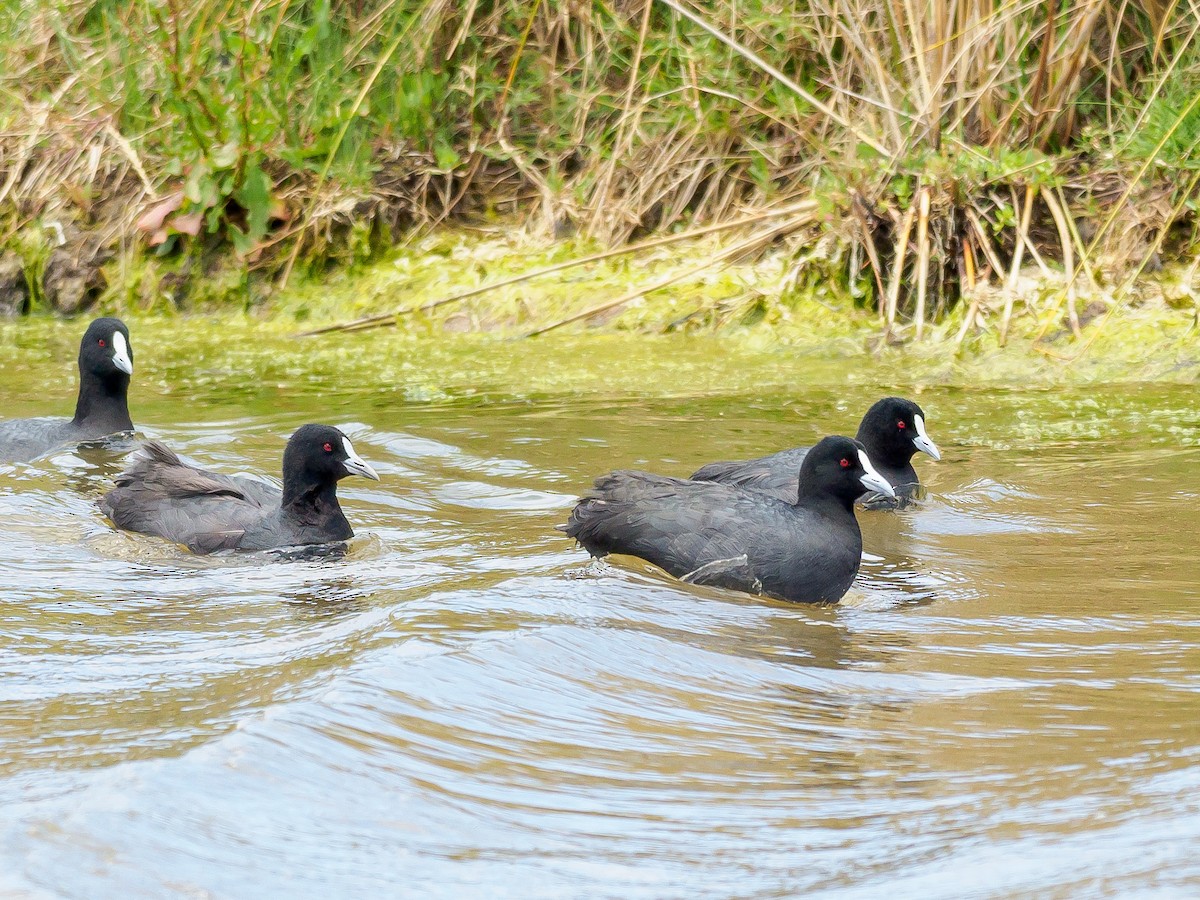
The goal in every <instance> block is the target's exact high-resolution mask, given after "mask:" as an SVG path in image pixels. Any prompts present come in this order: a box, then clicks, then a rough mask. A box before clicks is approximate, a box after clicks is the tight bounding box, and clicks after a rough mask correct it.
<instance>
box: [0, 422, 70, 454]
mask: <svg viewBox="0 0 1200 900" xmlns="http://www.w3.org/2000/svg"><path fill="white" fill-rule="evenodd" d="M70 424H71V420H70V419H63V418H38V419H11V420H9V421H7V422H0V462H29V461H30V460H33V459H37V458H38V457H39V456H43V455H45V454H46V453H49V452H50V451H51V450H54V449H55V448H57V447H61V446H63V445H65V444H67V443H69V438H68V426H69V425H70Z"/></svg>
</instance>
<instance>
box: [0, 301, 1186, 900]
mask: <svg viewBox="0 0 1200 900" xmlns="http://www.w3.org/2000/svg"><path fill="white" fill-rule="evenodd" d="M77 340H78V337H77V332H75V331H73V330H72V329H70V328H54V329H48V328H46V327H44V326H39V327H37V328H34V329H29V330H26V331H14V330H11V329H10V330H7V331H3V332H2V333H0V350H2V351H3V352H4V353H5V354H6V355H7V356H8V358H9V363H8V364H6V366H5V368H4V373H5V374H4V378H3V379H0V414H2V415H4V416H9V415H24V414H30V413H34V412H39V413H41V412H57V411H61V412H64V413H65V412H67V411H68V410H69V407H70V405H71V396H70V395H72V392H73V387H72V384H73V376H72V375H71V374H70V369H71V366H72V360H73V351H74V345H75V343H76V342H77ZM133 342H134V347H135V351H136V353H137V366H138V371H137V375H136V376H135V390H134V393H133V399H132V404H131V405H132V407H133V414H134V419H135V421H136V422H138V423H139V425H140V426H141V428H142V431H143V433H144V434H147V435H153V436H155V437H159V438H161V439H163V440H165V441H167V442H168V443H170V444H171V445H172V446H174V447H176V448H177V449H179V450H181V451H182V452H184V453H185V454H187V455H188V456H190V457H191V458H193V459H195V460H199V461H202V462H203V463H205V464H206V465H209V466H212V467H216V468H220V469H222V470H224V471H230V472H234V471H244V470H250V471H264V472H270V473H273V472H275V471H276V470H277V468H278V465H279V456H280V453H281V450H282V446H283V441H284V439H285V437H286V436H287V435H288V434H289V433H290V432H291V430H292V429H293V428H294V427H295V426H297V425H299V424H301V423H303V422H306V421H327V422H331V423H334V424H338V425H339V426H341V427H342V428H343V429H345V430H346V431H347V432H348V433H349V434H350V435H351V436H352V438H353V440H354V444H355V447H356V448H357V449H358V451H359V453H360V454H361V455H362V456H363V457H364V458H365V459H367V460H369V461H370V462H371V463H372V464H373V465H375V467H376V468H377V469H378V470H379V472H380V474H381V475H382V476H383V481H382V482H380V483H379V484H375V483H370V482H365V481H363V480H361V479H351V480H347V481H345V482H343V489H342V491H341V496H342V498H343V505H344V507H345V508H346V511H347V514H348V516H349V517H350V519H351V521H352V523H353V524H354V525H355V527H356V529H357V530H358V532H359V535H358V537H357V538H355V540H354V541H353V542H352V544H351V548H350V552H349V554H348V555H347V556H346V557H345V558H341V559H315V560H312V559H310V560H295V559H282V558H279V557H276V556H273V555H270V554H257V555H254V554H249V555H235V556H224V557H217V558H197V557H192V556H189V555H187V554H185V553H183V552H182V551H180V550H178V549H176V548H175V547H173V546H171V545H168V544H166V543H163V542H161V541H158V540H155V539H152V538H146V537H142V536H129V535H124V534H117V533H115V532H114V531H112V530H111V529H110V527H109V526H108V525H107V524H106V522H105V521H104V519H103V518H102V517H101V516H100V515H99V513H98V512H96V511H95V509H94V508H93V505H92V504H93V501H94V499H95V498H96V497H97V496H98V495H99V494H100V493H101V492H102V491H103V490H104V489H105V486H106V484H107V483H108V480H109V478H110V477H111V475H112V474H113V473H114V472H115V471H117V470H118V469H119V468H120V466H121V462H122V458H121V456H120V455H119V454H114V453H112V452H108V451H103V450H94V449H89V450H70V451H65V452H62V453H59V454H57V455H55V456H53V457H51V458H49V459H46V460H43V461H41V462H39V463H37V464H35V465H32V466H15V467H4V468H2V469H0V522H2V523H3V529H4V542H3V547H4V551H3V553H2V554H0V894H3V895H5V896H18V897H20V896H35V897H40V896H63V897H80V898H95V897H122V898H125V897H162V896H213V897H267V896H288V897H331V896H348V897H350V896H353V897H378V896H410V895H412V896H445V897H461V896H487V897H503V896H511V897H568V896H569V897H589V898H593V897H614V898H616V897H620V898H626V897H684V896H687V897H695V896H713V897H727V896H739V897H750V896H754V897H783V896H795V895H798V894H806V895H815V896H836V897H877V896H879V895H880V894H882V893H883V892H884V891H885V890H886V891H887V892H888V894H889V895H890V896H896V897H922V898H924V897H933V896H945V897H961V896H1031V897H1032V896H1039V897H1040V896H1047V895H1053V896H1098V895H1130V894H1135V893H1136V894H1138V895H1145V894H1147V893H1155V894H1157V895H1163V896H1176V895H1178V896H1187V895H1194V894H1195V893H1196V892H1197V891H1200V855H1198V854H1197V853H1196V847H1197V846H1200V649H1198V645H1200V588H1198V587H1197V581H1198V580H1197V577H1196V574H1195V567H1194V559H1195V549H1194V547H1195V535H1196V533H1197V530H1198V529H1200V502H1198V501H1200V496H1198V490H1197V487H1196V485H1197V475H1198V473H1200V452H1198V451H1197V449H1196V443H1197V441H1196V436H1197V434H1198V433H1200V432H1198V430H1197V429H1198V426H1200V404H1197V403H1196V402H1195V400H1194V391H1193V389H1191V388H1188V387H1174V386H1153V385H1150V386H1136V385H1126V386H1118V387H1107V388H1098V387H1091V388H1087V389H1083V388H1075V389H1063V390H1037V391H1034V390H1025V391H1022V390H998V389H996V390H980V391H971V390H964V389H960V388H955V387H951V386H945V385H938V384H925V385H922V384H920V383H919V382H917V381H916V379H914V378H912V377H911V376H910V377H909V378H908V384H907V385H906V388H905V390H906V392H911V391H913V390H919V391H920V393H919V400H920V402H921V403H922V405H923V406H924V407H925V409H926V411H927V413H928V417H929V423H930V432H931V435H932V436H933V437H934V439H935V440H936V441H937V442H938V444H939V446H940V447H941V448H942V451H943V455H944V460H943V462H941V463H933V462H931V461H929V460H926V459H924V458H923V457H922V458H921V459H919V460H918V461H917V463H918V466H919V467H920V470H921V473H922V477H923V478H924V480H925V481H926V483H927V484H928V486H929V488H930V491H931V492H932V496H931V498H930V499H929V501H928V502H927V503H926V504H925V505H923V506H922V507H920V508H918V509H915V510H911V511H907V512H904V513H899V514H896V513H873V514H863V515H862V517H861V519H862V523H863V530H864V542H865V545H866V547H867V550H868V551H869V553H870V554H871V556H870V557H869V559H868V561H867V563H866V564H865V565H864V568H863V573H862V575H861V576H860V580H859V582H858V583H857V585H856V587H855V588H854V589H853V590H852V591H851V593H850V594H849V595H848V596H847V598H846V599H845V601H844V602H843V603H842V604H841V605H840V606H839V607H836V608H829V609H808V608H798V607H792V606H788V605H786V604H782V603H776V602H772V601H764V600H760V599H756V598H751V597H746V596H742V595H737V594H728V593H722V592H719V591H714V590H706V589H703V588H694V587H690V586H683V585H680V584H679V583H677V582H674V581H672V580H670V579H668V578H666V577H664V576H661V575H660V574H655V573H653V572H650V571H648V570H646V569H645V568H644V567H641V566H638V565H636V564H632V563H630V564H622V565H614V566H609V565H603V564H589V563H587V561H586V556H585V554H583V553H582V552H581V551H577V550H575V549H573V548H572V547H571V546H570V545H569V544H568V542H567V541H566V540H565V539H564V538H563V537H562V536H561V535H560V534H558V533H557V532H555V531H554V530H553V527H552V526H553V525H554V524H555V523H557V522H560V521H562V520H563V518H564V516H565V512H566V509H567V507H568V506H569V504H570V502H571V500H572V498H573V497H574V496H575V494H576V493H577V492H578V491H580V490H581V489H583V488H584V487H586V486H587V484H588V483H589V482H590V479H591V477H592V476H593V475H595V474H598V473H601V472H603V471H606V470H608V469H611V468H613V467H618V466H621V467H629V466H638V467H645V468H650V469H654V470H657V471H662V472H667V473H676V474H686V473H688V472H690V471H691V470H692V469H694V468H695V467H696V466H698V465H699V464H701V463H702V462H705V461H708V460H712V459H717V458H729V457H738V456H747V455H751V454H757V453H761V452H764V451H767V450H772V449H776V448H779V447H783V446H788V445H793V444H798V443H810V442H811V441H812V440H814V439H815V438H817V437H819V436H820V435H821V434H822V433H824V432H825V431H827V430H840V431H850V432H852V431H853V429H854V427H855V425H856V424H857V420H858V417H859V415H860V414H861V411H862V410H863V409H865V407H866V406H867V405H868V404H869V402H870V401H872V400H874V399H875V398H876V397H877V396H878V395H879V394H880V393H881V392H882V391H883V390H885V388H886V387H887V386H888V384H889V383H891V381H892V379H894V378H895V377H896V375H895V370H896V368H897V367H896V366H895V365H893V367H892V370H891V371H885V370H877V371H874V370H871V369H869V368H864V365H865V364H864V363H862V362H861V361H859V362H853V363H848V362H844V361H843V362H837V361H834V362H830V363H818V362H816V361H815V359H816V358H817V357H816V356H815V355H810V356H805V355H803V354H799V353H795V352H793V353H783V352H778V351H772V350H770V349H763V350H761V351H759V352H753V351H752V349H751V348H748V347H745V346H736V345H733V344H722V343H720V342H717V341H694V342H687V341H674V340H673V341H663V342H656V341H647V340H645V339H642V340H640V341H636V340H635V341H632V342H623V341H621V340H620V339H603V340H600V341H597V342H594V343H592V344H586V343H584V342H581V341H578V340H577V339H573V338H569V337H566V338H562V339H559V340H555V341H551V342H545V343H540V344H511V343H505V342H501V341H490V342H481V341H470V340H467V339H464V340H463V341H461V342H452V343H449V344H444V345H442V346H440V347H436V348H434V347H427V346H424V345H422V344H420V343H419V342H416V343H414V342H406V341H404V340H402V339H400V338H396V337H393V336H390V335H386V334H385V335H381V336H379V338H378V339H377V343H374V344H372V343H371V342H370V340H369V339H367V338H363V337H358V338H355V339H353V340H346V341H344V342H339V341H338V339H329V340H327V341H326V342H325V343H323V344H319V345H314V344H311V343H292V342H287V341H282V340H273V339H269V338H268V337H266V336H264V335H263V334H262V333H260V332H258V331H253V330H248V329H244V328H241V327H239V326H236V325H232V324H228V323H226V324H223V325H222V324H218V323H207V322H204V321H196V322H191V323H169V324H162V323H160V324H145V323H143V324H141V325H139V324H138V323H134V324H133ZM589 348H590V349H589ZM668 352H670V353H673V354H675V358H676V359H677V360H678V363H677V365H668V364H666V363H664V362H663V357H664V355H665V354H666V353H668ZM573 366H574V367H577V368H572V367H573ZM899 368H901V369H902V368H903V366H900V367H899ZM47 371H49V372H50V377H47V375H46V373H47ZM580 373H584V374H580Z"/></svg>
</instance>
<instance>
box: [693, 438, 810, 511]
mask: <svg viewBox="0 0 1200 900" xmlns="http://www.w3.org/2000/svg"><path fill="white" fill-rule="evenodd" d="M808 450H809V448H808V447H797V448H795V449H792V450H781V451H779V452H778V453H772V454H771V455H770V456H761V457H759V458H758V459H751V460H748V461H746V462H715V463H709V464H708V465H707V466H702V467H701V468H699V469H697V470H696V471H695V472H694V473H692V480H693V481H715V482H719V483H721V484H731V485H735V486H736V487H741V488H746V489H747V490H752V491H758V492H759V493H761V494H766V495H768V496H770V497H775V498H776V499H778V500H783V501H784V502H785V503H795V502H796V496H797V492H798V491H799V487H798V486H799V483H800V464H801V463H802V462H804V457H806V456H807V455H808Z"/></svg>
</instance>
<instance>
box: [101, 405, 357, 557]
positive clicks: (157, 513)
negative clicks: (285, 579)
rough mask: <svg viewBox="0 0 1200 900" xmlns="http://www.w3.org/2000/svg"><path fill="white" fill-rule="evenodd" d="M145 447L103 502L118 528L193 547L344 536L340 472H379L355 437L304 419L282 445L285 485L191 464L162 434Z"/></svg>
mask: <svg viewBox="0 0 1200 900" xmlns="http://www.w3.org/2000/svg"><path fill="white" fill-rule="evenodd" d="M142 449H143V451H144V452H143V455H142V456H140V457H138V458H136V459H135V460H134V463H133V465H132V466H130V467H129V469H127V470H126V471H125V472H123V473H121V474H120V475H118V476H117V479H116V483H117V487H116V489H115V490H112V491H110V492H109V493H107V494H106V495H105V496H104V498H103V499H102V500H101V501H100V508H101V509H102V510H103V511H104V513H105V514H106V515H107V516H108V517H109V518H110V519H112V520H113V523H114V524H115V525H116V526H117V527H118V528H123V529H126V530H127V531H140V532H143V533H144V534H156V535H158V536H160V537H165V538H168V539H170V540H172V541H176V542H177V543H180V544H186V545H187V547H188V549H190V550H192V551H194V552H196V553H212V552H213V551H215V550H232V549H239V550H267V549H271V548H273V547H290V546H295V545H299V544H324V543H329V542H331V541H344V540H346V539H347V538H351V537H353V536H354V531H353V529H351V527H350V523H349V522H347V521H346V517H345V515H343V513H342V508H341V506H339V505H338V499H337V483H338V480H339V479H342V478H345V477H346V476H347V475H364V476H366V477H367V478H373V479H375V480H376V481H378V480H379V476H378V475H377V474H375V470H374V469H372V468H371V467H370V466H369V465H367V463H365V462H363V460H362V459H360V458H359V456H358V454H357V453H355V452H354V447H353V446H352V445H351V443H350V439H349V438H348V437H346V436H345V435H344V434H342V432H341V431H339V430H338V429H336V428H333V427H331V426H329V425H305V426H304V427H302V428H300V429H299V430H298V431H297V432H296V433H295V434H293V435H292V437H291V439H290V440H289V441H288V443H287V449H285V450H284V452H283V490H282V491H280V490H279V488H277V487H275V486H274V485H271V484H266V483H264V482H261V481H255V480H253V479H251V478H245V477H240V476H230V475H218V474H217V473H215V472H207V471H205V470H203V469H197V468H195V467H194V466H189V465H187V464H186V463H184V462H183V461H182V460H180V458H179V457H178V456H176V455H175V453H174V452H173V451H171V450H170V449H168V448H167V447H165V446H164V445H162V444H160V443H159V442H158V441H149V442H147V443H146V444H145V445H144V447H143V448H142Z"/></svg>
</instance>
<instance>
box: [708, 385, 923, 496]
mask: <svg viewBox="0 0 1200 900" xmlns="http://www.w3.org/2000/svg"><path fill="white" fill-rule="evenodd" d="M858 440H859V442H860V443H861V444H862V445H863V446H864V447H866V449H867V456H868V457H870V459H871V463H872V464H873V465H874V466H875V469H876V471H877V472H879V474H880V475H882V476H883V477H884V478H886V479H887V480H888V483H889V484H891V486H892V488H893V489H894V490H895V492H896V497H886V496H884V497H881V496H879V495H868V496H867V497H865V498H864V499H863V502H864V503H865V504H866V505H867V506H870V507H877V506H896V505H898V501H897V498H899V501H900V502H902V501H904V500H906V499H908V498H910V497H911V496H912V495H913V494H914V492H915V491H916V489H917V488H918V487H920V479H918V478H917V471H916V469H914V468H913V465H912V458H913V456H914V455H915V454H916V453H917V451H921V452H923V453H928V454H929V455H930V456H932V457H933V458H934V459H941V458H942V455H941V453H940V452H938V448H937V445H936V444H934V443H933V441H931V440H930V439H929V435H928V434H926V432H925V414H924V413H923V412H922V411H921V407H919V406H917V404H915V403H913V402H912V401H911V400H904V399H902V398H900V397H884V398H883V399H882V400H880V401H879V402H877V403H876V404H875V405H874V406H872V407H871V408H870V409H869V410H867V414H866V415H865V416H863V419H862V422H861V423H860V424H859V426H858ZM808 452H809V448H808V447H797V448H796V449H794V450H781V451H780V452H778V453H773V454H771V455H770V456H763V457H760V458H759V459H752V460H749V461H748V462H715V463H709V464H708V465H707V466H704V467H702V468H700V469H698V470H697V471H696V472H695V473H694V474H693V475H692V478H693V479H695V480H697V481H720V482H723V483H724V484H735V485H738V486H739V487H744V488H749V489H752V490H755V491H761V492H763V493H764V494H770V495H771V496H772V497H778V498H779V499H780V500H786V501H787V502H788V503H795V502H796V472H797V471H799V469H800V463H801V461H803V459H804V457H805V455H806V454H807V453H808Z"/></svg>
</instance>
